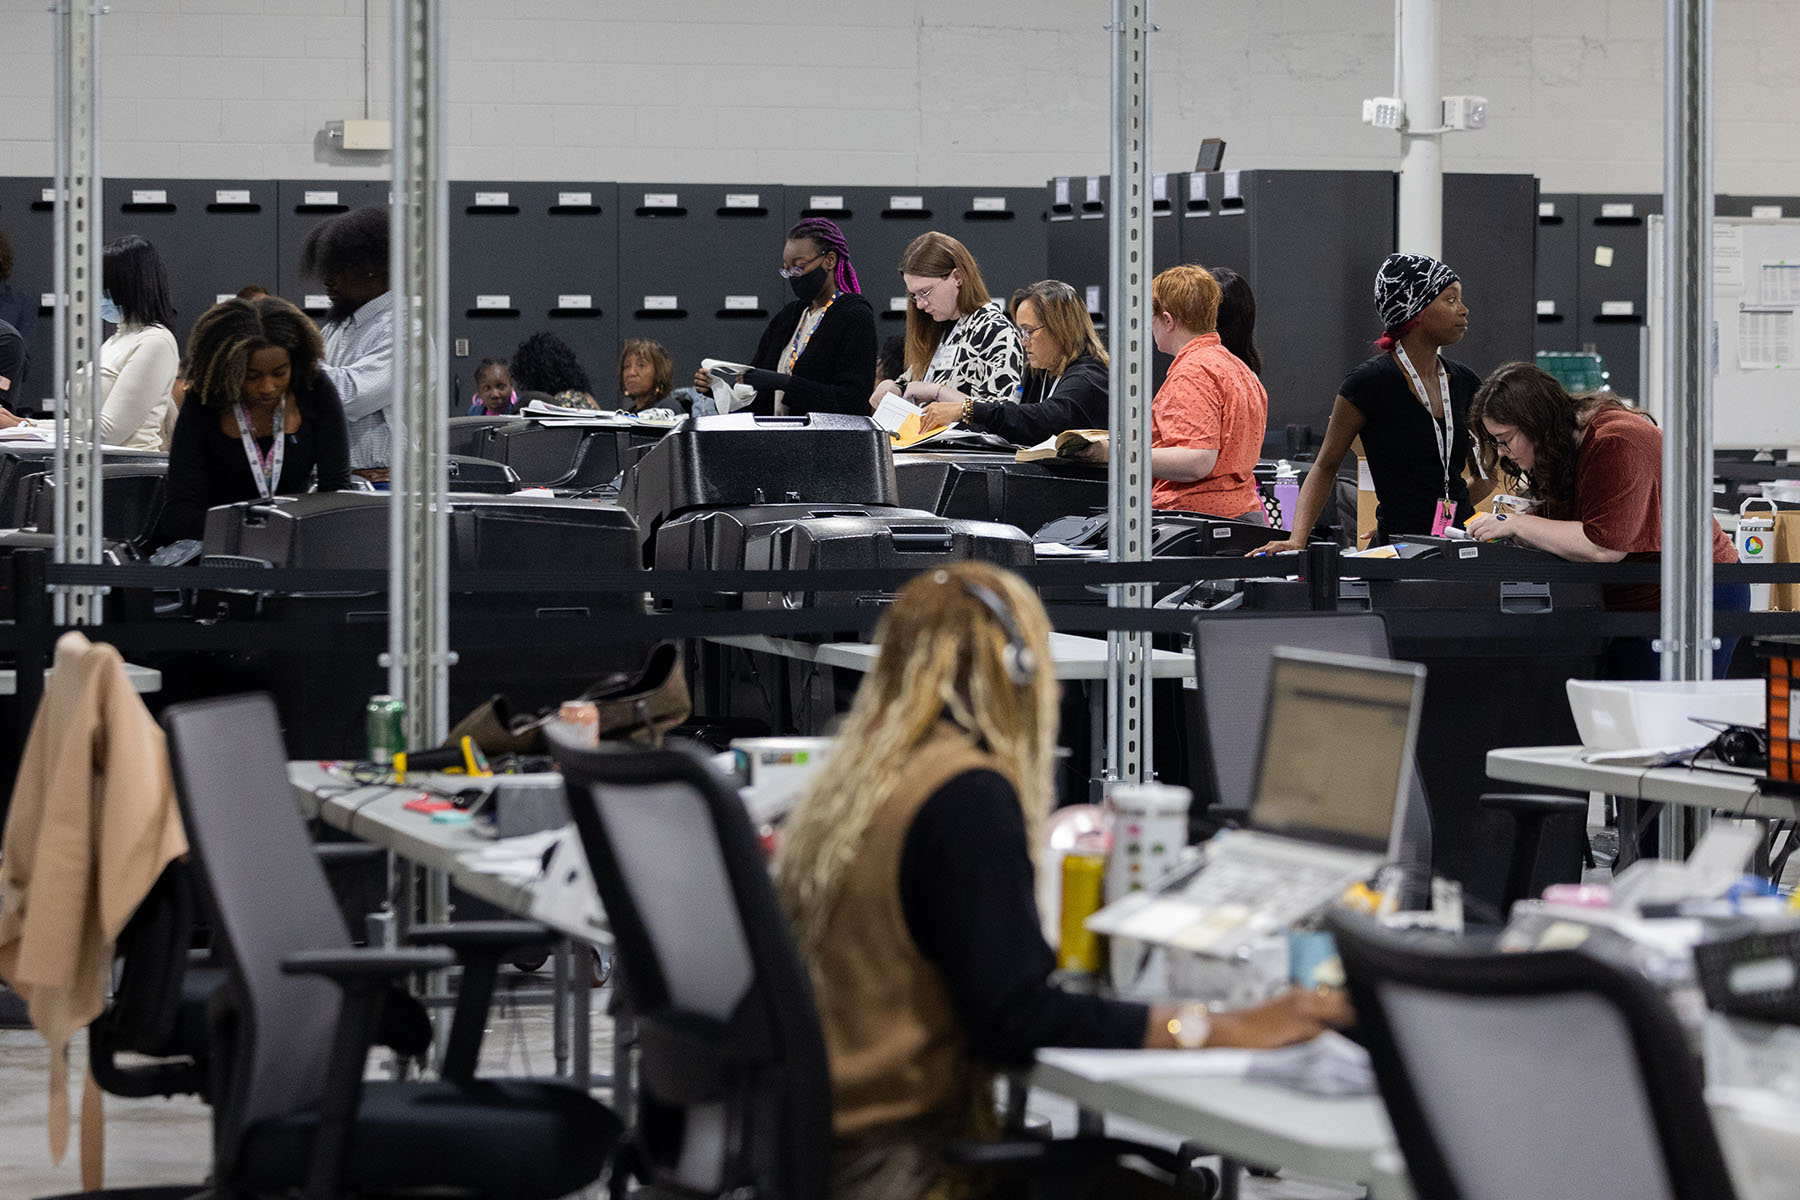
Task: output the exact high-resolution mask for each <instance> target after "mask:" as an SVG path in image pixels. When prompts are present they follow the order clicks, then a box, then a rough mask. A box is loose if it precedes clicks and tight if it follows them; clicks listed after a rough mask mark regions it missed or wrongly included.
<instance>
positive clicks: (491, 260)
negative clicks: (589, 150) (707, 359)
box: [446, 182, 680, 415]
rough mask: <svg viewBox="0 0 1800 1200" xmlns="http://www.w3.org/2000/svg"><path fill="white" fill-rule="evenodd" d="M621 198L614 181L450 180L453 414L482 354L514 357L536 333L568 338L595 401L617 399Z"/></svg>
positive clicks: (462, 407)
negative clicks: (619, 217) (617, 279)
mask: <svg viewBox="0 0 1800 1200" xmlns="http://www.w3.org/2000/svg"><path fill="white" fill-rule="evenodd" d="M618 196H619V189H618V185H617V184H613V183H495V182H458V183H452V184H451V185H450V205H449V207H450V221H449V233H450V304H449V308H450V321H449V324H450V345H449V346H448V347H446V349H447V350H448V352H449V353H448V359H449V372H450V374H449V383H450V386H451V407H452V411H453V413H454V414H456V415H461V414H462V413H463V412H465V411H467V409H468V406H469V398H470V396H471V395H472V394H473V393H474V391H475V369H476V367H477V366H479V365H480V363H481V360H482V359H484V358H511V357H512V354H513V351H514V350H515V349H516V348H517V347H518V345H519V344H520V343H521V342H523V341H524V340H525V339H526V338H528V337H530V336H531V335H533V334H535V333H553V334H555V335H556V336H557V337H560V338H561V339H562V340H563V341H565V342H567V343H568V344H569V346H570V348H571V349H573V350H574V352H575V357H576V359H577V360H578V361H579V362H580V363H581V365H582V367H583V368H584V369H586V371H587V373H588V377H589V379H590V380H591V381H592V383H593V386H594V395H595V397H596V399H598V400H599V402H600V403H601V404H602V405H603V406H606V407H611V406H612V405H614V404H615V403H616V402H617V398H618V373H617V363H618V354H619V317H618V310H617V301H618V291H617V288H616V286H615V283H614V281H615V279H616V278H617V276H618ZM677 375H678V379H677V382H680V379H679V375H680V372H679V371H678V372H677Z"/></svg>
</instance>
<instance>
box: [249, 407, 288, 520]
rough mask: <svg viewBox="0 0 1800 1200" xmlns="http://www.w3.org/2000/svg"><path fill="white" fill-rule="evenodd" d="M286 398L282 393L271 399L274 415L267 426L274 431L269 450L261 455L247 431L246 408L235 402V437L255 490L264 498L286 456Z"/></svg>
mask: <svg viewBox="0 0 1800 1200" xmlns="http://www.w3.org/2000/svg"><path fill="white" fill-rule="evenodd" d="M286 408H287V397H286V396H283V397H282V398H281V399H279V400H277V401H276V402H275V418H274V423H273V424H272V425H271V426H270V429H271V430H272V432H273V433H274V434H275V437H274V438H273V444H272V445H270V447H269V452H268V453H267V454H264V453H263V452H262V449H261V447H259V446H258V445H257V444H256V435H255V434H253V433H251V432H250V410H249V409H248V408H246V407H245V406H244V402H243V401H242V400H239V401H238V402H237V423H238V439H239V440H240V441H242V442H243V443H244V458H245V459H246V460H248V461H249V463H250V478H252V479H254V480H256V490H257V491H259V492H261V493H262V498H263V499H264V500H269V499H273V498H274V496H275V485H276V484H277V483H278V482H280V480H281V463H282V460H283V459H284V458H285V457H286V456H287V429H286V421H285V420H284V417H285V416H286V412H285V410H286Z"/></svg>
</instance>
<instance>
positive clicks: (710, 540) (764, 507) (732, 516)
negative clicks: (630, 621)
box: [650, 504, 931, 609]
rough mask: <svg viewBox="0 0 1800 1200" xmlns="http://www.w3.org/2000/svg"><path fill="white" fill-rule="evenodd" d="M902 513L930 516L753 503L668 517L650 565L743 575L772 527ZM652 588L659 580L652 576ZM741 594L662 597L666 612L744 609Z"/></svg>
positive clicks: (867, 507)
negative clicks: (753, 545)
mask: <svg viewBox="0 0 1800 1200" xmlns="http://www.w3.org/2000/svg"><path fill="white" fill-rule="evenodd" d="M895 514H900V515H901V516H903V517H907V518H912V519H927V518H930V516H931V514H930V513H924V512H908V511H907V510H905V509H894V508H883V507H881V506H879V505H873V504H752V505H746V506H744V507H741V508H703V509H697V510H695V511H693V512H686V513H682V514H681V515H680V516H676V517H670V518H669V519H668V520H667V521H665V522H664V523H663V526H662V528H661V529H660V530H658V531H657V534H656V545H655V555H654V558H653V560H652V564H651V565H652V566H653V567H655V569H656V570H658V571H741V570H743V569H744V564H745V562H746V561H747V560H746V556H745V547H746V545H748V544H749V543H750V542H751V541H752V540H754V539H755V538H757V537H758V536H761V535H764V534H766V532H767V529H768V527H769V526H772V525H781V524H790V523H793V522H796V521H814V520H821V519H825V518H829V517H865V518H869V517H885V516H893V515H895ZM650 583H651V587H652V588H653V589H654V587H655V584H656V575H655V573H654V572H652V574H651V576H650ZM743 599H744V598H743V593H741V592H717V593H713V594H710V595H702V596H696V595H694V594H693V593H691V592H690V593H683V594H681V595H659V596H657V597H656V604H657V606H658V607H659V608H663V609H677V608H687V609H692V608H741V607H743Z"/></svg>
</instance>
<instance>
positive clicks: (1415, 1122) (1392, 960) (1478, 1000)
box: [1329, 913, 1734, 1200]
mask: <svg viewBox="0 0 1800 1200" xmlns="http://www.w3.org/2000/svg"><path fill="white" fill-rule="evenodd" d="M1329 925H1330V929H1331V932H1332V935H1333V936H1334V937H1335V938H1336V940H1337V946H1338V951H1339V953H1340V955H1341V956H1342V958H1343V963H1344V970H1345V974H1346V976H1347V979H1348V986H1349V990H1350V998H1351V999H1352V1001H1354V1002H1355V1005H1356V1011H1357V1017H1358V1019H1359V1022H1360V1024H1361V1027H1362V1030H1363V1033H1364V1035H1365V1040H1366V1041H1367V1044H1368V1047H1369V1053H1370V1056H1371V1058H1372V1059H1373V1061H1374V1065H1375V1075H1376V1078H1377V1079H1378V1080H1379V1082H1380V1085H1381V1094H1382V1098H1383V1099H1384V1100H1385V1101H1386V1103H1387V1109H1388V1114H1389V1116H1390V1117H1391V1118H1392V1119H1393V1123H1394V1132H1395V1136H1396V1137H1397V1138H1398V1140H1399V1143H1400V1150H1401V1152H1402V1153H1403V1154H1404V1155H1405V1157H1406V1164H1407V1169H1408V1171H1409V1173H1410V1174H1411V1176H1412V1180H1413V1189H1414V1191H1415V1192H1416V1193H1417V1194H1418V1195H1420V1196H1431V1197H1433V1198H1434V1200H1501V1198H1503V1197H1518V1196H1575V1195H1579V1196H1583V1197H1591V1198H1592V1200H1614V1198H1616V1200H1627V1198H1629V1200H1731V1198H1732V1196H1733V1195H1734V1192H1733V1190H1732V1184H1731V1179H1730V1177H1729V1175H1728V1173H1727V1171H1726V1168H1725V1163H1724V1158H1723V1156H1722V1155H1721V1154H1720V1152H1719V1145H1718V1141H1717V1139H1716V1137H1715V1135H1714V1132H1713V1127H1712V1124H1711V1121H1710V1119H1709V1118H1708V1116H1707V1110H1706V1103H1705V1100H1704V1098H1703V1096H1702V1094H1701V1084H1700V1077H1699V1073H1698V1071H1697V1070H1696V1068H1695V1066H1694V1062H1693V1059H1692V1057H1691V1054H1690V1051H1689V1049H1688V1045H1687V1041H1686V1038H1685V1037H1684V1036H1683V1034H1682V1030H1681V1026H1680V1025H1679V1023H1678V1022H1677V1021H1676V1019H1675V1015H1674V1013H1673V1012H1672V1011H1671V1010H1670V1008H1669V1006H1668V1004H1667V1002H1665V1001H1664V1000H1663V998H1662V996H1661V995H1660V994H1659V993H1658V992H1657V991H1656V989H1655V988H1654V987H1653V986H1652V985H1651V984H1650V982H1649V981H1648V980H1647V979H1645V978H1644V977H1643V976H1642V975H1641V974H1639V973H1638V972H1636V971H1634V970H1631V969H1628V968H1625V967H1621V966H1615V965H1613V964H1612V963H1609V962H1606V961H1603V960H1602V959H1600V958H1597V957H1594V956H1593V955H1590V954H1586V953H1582V952H1578V951H1571V950H1561V951H1549V952H1545V953H1535V954H1499V953H1487V952H1481V953H1475V952H1470V951H1466V950H1462V949H1460V948H1458V947H1456V946H1455V945H1453V944H1450V943H1448V942H1447V939H1444V938H1442V937H1441V936H1438V937H1436V938H1434V939H1433V940H1432V941H1431V942H1422V941H1420V940H1419V938H1418V936H1417V935H1413V936H1412V937H1410V938H1409V937H1406V936H1404V935H1399V934H1395V933H1390V932H1387V931H1385V930H1382V929H1381V928H1380V927H1379V926H1376V925H1374V924H1373V923H1371V922H1369V921H1368V920H1367V919H1366V918H1361V917H1357V916H1354V915H1351V914H1348V913H1334V914H1332V916H1331V917H1330V918H1329Z"/></svg>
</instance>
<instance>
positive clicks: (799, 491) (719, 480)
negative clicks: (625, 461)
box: [619, 413, 897, 544]
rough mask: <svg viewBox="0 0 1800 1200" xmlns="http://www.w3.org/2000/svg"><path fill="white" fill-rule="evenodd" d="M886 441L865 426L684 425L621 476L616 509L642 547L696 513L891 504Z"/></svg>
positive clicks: (854, 422) (813, 421) (812, 422)
mask: <svg viewBox="0 0 1800 1200" xmlns="http://www.w3.org/2000/svg"><path fill="white" fill-rule="evenodd" d="M896 494H897V493H896V488H895V484H894V454H893V450H892V448H891V447H890V445H889V442H888V435H887V433H886V432H885V431H884V430H882V429H881V428H880V427H879V426H877V425H876V424H875V422H873V421H871V420H869V419H868V418H867V417H850V416H841V415H838V414H835V413H810V414H807V415H805V416H794V417H764V416H756V415H753V414H750V413H730V414H728V415H724V416H716V417H690V418H688V419H687V420H685V421H683V422H682V423H681V424H679V425H677V426H676V427H675V428H674V429H673V430H672V431H671V432H670V433H669V434H668V435H667V436H665V437H664V438H663V439H662V440H661V441H659V442H657V443H656V445H654V446H652V447H651V448H650V450H649V451H648V452H647V453H646V454H645V455H644V456H643V457H642V458H640V459H639V460H638V461H637V462H636V463H635V464H633V465H632V467H631V468H630V470H628V471H626V473H625V482H624V486H623V488H622V489H621V491H620V493H619V504H620V505H621V506H622V507H623V508H624V509H625V510H626V511H627V512H629V513H631V514H632V515H633V516H634V517H636V518H637V523H638V532H639V536H640V537H641V538H642V540H643V541H644V542H645V543H646V544H648V543H649V542H650V541H651V540H652V539H654V538H655V537H656V533H657V529H658V528H659V527H660V526H661V525H662V524H663V522H664V521H666V520H668V519H669V518H670V517H673V516H676V515H678V514H680V513H683V512H687V511H688V510H690V509H696V508H734V507H739V506H742V505H747V504H865V505H881V506H889V505H893V504H894V503H895V502H896Z"/></svg>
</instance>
